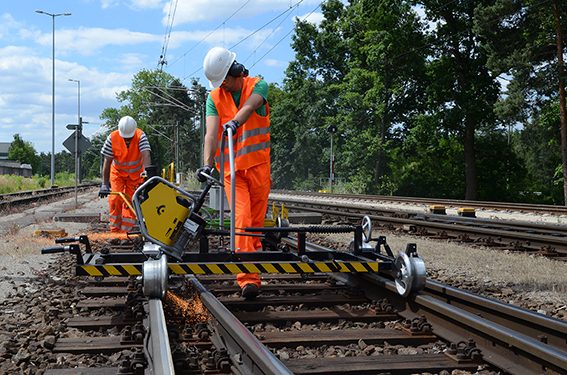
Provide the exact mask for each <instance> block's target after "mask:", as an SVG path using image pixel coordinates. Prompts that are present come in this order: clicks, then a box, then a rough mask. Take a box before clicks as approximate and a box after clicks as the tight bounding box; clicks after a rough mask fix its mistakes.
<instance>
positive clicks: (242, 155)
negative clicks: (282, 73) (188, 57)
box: [211, 77, 270, 175]
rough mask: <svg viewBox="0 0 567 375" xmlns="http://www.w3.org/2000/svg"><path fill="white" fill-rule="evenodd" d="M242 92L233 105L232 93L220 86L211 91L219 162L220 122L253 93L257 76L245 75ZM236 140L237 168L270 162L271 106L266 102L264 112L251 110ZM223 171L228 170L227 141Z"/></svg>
mask: <svg viewBox="0 0 567 375" xmlns="http://www.w3.org/2000/svg"><path fill="white" fill-rule="evenodd" d="M243 80H244V82H243V85H242V92H241V94H240V106H239V107H236V105H235V104H234V99H233V98H232V94H231V93H230V92H228V91H226V90H222V89H221V88H220V87H218V88H216V89H214V90H213V91H211V98H212V99H213V102H214V103H215V106H216V108H217V112H218V114H219V117H220V124H221V126H219V133H218V146H217V151H216V155H215V162H216V163H217V165H218V164H220V145H221V140H222V132H223V129H222V125H223V124H225V123H227V122H228V121H230V120H232V119H233V118H234V116H236V113H237V112H238V110H239V109H240V108H241V107H242V105H244V103H246V100H248V98H249V97H250V95H252V91H253V90H254V86H255V85H256V83H257V82H258V81H259V80H260V78H258V77H254V78H253V77H244V78H243ZM235 139H236V142H235V144H234V152H235V159H234V165H235V169H236V170H237V171H239V170H245V169H248V168H251V167H253V166H255V165H259V164H262V163H268V162H270V107H269V105H268V103H267V102H266V116H260V115H258V114H257V113H256V111H253V112H252V114H251V115H250V117H249V118H248V120H246V122H245V123H244V124H242V125H241V126H240V127H239V128H238V130H237V131H236V138H235ZM224 152H225V154H224V161H225V163H224V172H225V175H228V174H230V166H229V157H228V142H227V141H225V149H224Z"/></svg>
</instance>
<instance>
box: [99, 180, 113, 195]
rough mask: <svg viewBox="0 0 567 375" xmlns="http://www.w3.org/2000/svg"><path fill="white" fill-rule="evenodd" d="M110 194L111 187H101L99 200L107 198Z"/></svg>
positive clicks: (104, 185)
mask: <svg viewBox="0 0 567 375" xmlns="http://www.w3.org/2000/svg"><path fill="white" fill-rule="evenodd" d="M109 194H110V187H109V186H108V185H107V184H104V183H103V184H102V185H100V190H99V191H98V196H99V198H104V197H107V196H108V195H109Z"/></svg>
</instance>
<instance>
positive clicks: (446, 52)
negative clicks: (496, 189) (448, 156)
mask: <svg viewBox="0 0 567 375" xmlns="http://www.w3.org/2000/svg"><path fill="white" fill-rule="evenodd" d="M419 3H420V4H422V5H423V6H424V7H425V14H426V19H427V21H429V22H431V23H434V24H435V25H436V26H435V27H434V28H433V29H432V30H431V32H430V34H431V43H432V47H433V54H432V56H431V61H430V62H429V64H428V75H429V77H430V85H429V86H428V98H429V101H430V103H431V104H432V105H433V107H432V110H433V111H435V112H436V113H438V114H439V115H440V116H439V120H440V121H441V123H440V126H441V127H442V128H444V130H445V131H446V132H448V133H450V134H455V135H457V136H458V137H459V138H460V139H461V142H462V144H463V152H464V170H465V199H473V200H474V199H477V197H478V169H477V150H476V146H475V141H476V137H477V132H478V131H484V132H490V131H493V130H494V128H495V121H494V111H493V108H494V104H495V103H496V101H497V98H498V91H499V87H498V84H497V82H496V79H495V78H496V77H495V76H493V75H492V74H491V72H490V71H489V70H488V68H487V67H486V62H487V59H488V55H487V53H486V51H485V50H484V49H483V48H482V46H481V43H480V40H479V38H478V37H477V35H476V33H475V32H474V29H473V26H474V14H475V9H476V8H482V7H485V6H487V5H489V4H490V3H492V1H487V0H484V1H474V2H473V1H457V2H449V3H447V2H445V1H439V0H426V1H420V2H419Z"/></svg>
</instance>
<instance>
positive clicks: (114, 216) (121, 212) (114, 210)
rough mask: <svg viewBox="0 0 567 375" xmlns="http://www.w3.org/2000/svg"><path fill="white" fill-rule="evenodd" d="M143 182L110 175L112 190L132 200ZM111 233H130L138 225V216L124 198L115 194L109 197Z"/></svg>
mask: <svg viewBox="0 0 567 375" xmlns="http://www.w3.org/2000/svg"><path fill="white" fill-rule="evenodd" d="M141 182H142V181H141V180H132V179H131V178H129V177H121V176H119V175H114V174H111V175H110V189H111V190H112V191H116V192H121V193H124V194H126V195H127V196H128V197H130V198H132V196H133V195H134V192H135V191H136V189H137V188H138V186H139V185H140V183H141ZM108 205H109V221H110V231H111V232H116V233H126V232H130V231H131V230H132V228H133V227H134V225H136V214H135V213H134V212H132V210H130V208H129V207H128V205H127V204H126V203H125V202H124V200H123V199H122V197H120V196H119V195H115V194H110V195H109V196H108Z"/></svg>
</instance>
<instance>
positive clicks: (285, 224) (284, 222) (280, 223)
mask: <svg viewBox="0 0 567 375" xmlns="http://www.w3.org/2000/svg"><path fill="white" fill-rule="evenodd" d="M276 228H289V220H288V219H282V218H281V217H279V216H278V217H277V218H276ZM275 237H276V239H277V240H278V241H279V240H281V239H282V237H286V235H284V233H283V232H276V233H275Z"/></svg>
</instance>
